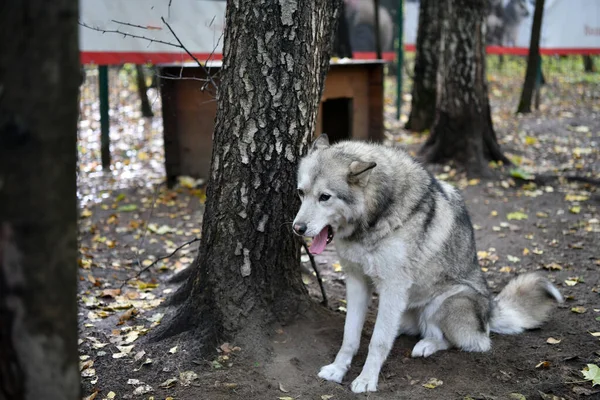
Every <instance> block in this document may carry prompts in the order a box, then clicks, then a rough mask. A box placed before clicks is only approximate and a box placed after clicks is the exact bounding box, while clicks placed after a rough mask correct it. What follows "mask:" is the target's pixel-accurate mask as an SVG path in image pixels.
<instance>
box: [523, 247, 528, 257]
mask: <svg viewBox="0 0 600 400" xmlns="http://www.w3.org/2000/svg"><path fill="white" fill-rule="evenodd" d="M527 254H529V249H528V248H527V247H525V248H524V249H523V255H524V256H526V255H527Z"/></svg>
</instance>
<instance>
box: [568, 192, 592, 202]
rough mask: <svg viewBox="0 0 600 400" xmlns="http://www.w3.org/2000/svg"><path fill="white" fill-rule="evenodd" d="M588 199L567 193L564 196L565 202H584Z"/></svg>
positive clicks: (587, 197)
mask: <svg viewBox="0 0 600 400" xmlns="http://www.w3.org/2000/svg"><path fill="white" fill-rule="evenodd" d="M589 198H590V197H589V196H586V195H583V194H576V193H569V194H567V195H566V196H565V200H566V201H586V200H589Z"/></svg>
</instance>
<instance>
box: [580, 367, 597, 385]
mask: <svg viewBox="0 0 600 400" xmlns="http://www.w3.org/2000/svg"><path fill="white" fill-rule="evenodd" d="M581 374H582V375H583V377H584V379H585V380H586V381H592V386H596V385H600V367H598V366H597V365H596V364H588V365H587V366H586V367H585V368H584V369H582V370H581Z"/></svg>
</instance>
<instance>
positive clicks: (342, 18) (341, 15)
mask: <svg viewBox="0 0 600 400" xmlns="http://www.w3.org/2000/svg"><path fill="white" fill-rule="evenodd" d="M332 53H333V55H334V56H336V57H339V58H346V57H347V58H352V45H351V44H350V31H349V29H348V18H347V17H346V6H345V4H344V2H343V1H342V2H340V10H339V12H338V23H337V29H336V33H335V39H334V42H333V50H332Z"/></svg>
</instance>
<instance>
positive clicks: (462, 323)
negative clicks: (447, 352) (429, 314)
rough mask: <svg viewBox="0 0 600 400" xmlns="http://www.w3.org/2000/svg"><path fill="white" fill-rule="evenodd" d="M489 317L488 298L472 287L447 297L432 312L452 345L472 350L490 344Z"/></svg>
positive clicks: (486, 346) (487, 346)
mask: <svg viewBox="0 0 600 400" xmlns="http://www.w3.org/2000/svg"><path fill="white" fill-rule="evenodd" d="M489 318H490V302H489V299H487V298H486V297H485V296H483V295H480V294H478V293H476V292H474V291H473V292H468V293H461V294H457V295H455V296H452V297H449V298H448V299H446V300H445V301H444V302H443V303H442V305H441V306H440V308H439V310H438V312H437V313H436V316H435V319H437V324H438V326H439V327H440V329H441V330H442V332H443V333H444V337H445V338H446V339H447V340H448V342H450V344H451V345H452V346H454V347H457V348H459V349H461V350H464V351H474V352H484V351H488V350H489V349H490V348H491V346H492V343H491V340H490V336H489V333H490V326H489Z"/></svg>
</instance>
